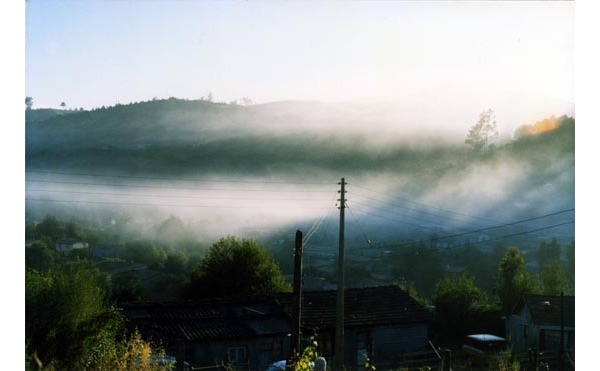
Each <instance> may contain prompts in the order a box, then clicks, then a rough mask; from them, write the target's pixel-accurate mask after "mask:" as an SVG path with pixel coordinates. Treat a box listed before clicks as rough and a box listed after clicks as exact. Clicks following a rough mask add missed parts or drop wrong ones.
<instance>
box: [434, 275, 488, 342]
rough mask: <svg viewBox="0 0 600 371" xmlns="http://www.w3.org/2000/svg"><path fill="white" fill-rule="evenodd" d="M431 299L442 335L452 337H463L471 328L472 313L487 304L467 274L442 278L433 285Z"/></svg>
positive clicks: (481, 292) (483, 295)
mask: <svg viewBox="0 0 600 371" xmlns="http://www.w3.org/2000/svg"><path fill="white" fill-rule="evenodd" d="M431 299H432V302H433V304H434V305H435V308H436V314H437V322H438V325H439V326H440V329H441V331H442V334H443V335H445V336H452V337H462V336H465V335H466V334H467V333H468V332H469V331H470V330H471V328H472V327H473V323H472V320H471V319H472V318H473V313H474V312H475V311H477V308H478V307H481V306H484V305H486V304H487V298H486V295H485V293H484V292H483V291H482V290H481V289H479V288H478V287H476V286H475V283H474V277H473V275H471V274H470V273H468V272H463V273H461V274H458V275H451V276H446V277H443V278H442V279H441V280H439V281H438V282H437V283H436V284H435V288H434V291H433V295H432V298H431Z"/></svg>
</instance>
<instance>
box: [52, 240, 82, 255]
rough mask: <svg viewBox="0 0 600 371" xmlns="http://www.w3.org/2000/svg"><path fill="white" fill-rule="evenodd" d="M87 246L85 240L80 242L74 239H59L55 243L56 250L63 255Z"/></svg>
mask: <svg viewBox="0 0 600 371" xmlns="http://www.w3.org/2000/svg"><path fill="white" fill-rule="evenodd" d="M87 248H88V243H87V242H80V241H76V240H60V241H57V242H56V245H55V249H56V251H57V252H58V253H60V254H61V255H63V256H68V255H71V254H73V251H75V250H82V249H87Z"/></svg>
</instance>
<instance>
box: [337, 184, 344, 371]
mask: <svg viewBox="0 0 600 371" xmlns="http://www.w3.org/2000/svg"><path fill="white" fill-rule="evenodd" d="M345 186H346V182H345V180H344V178H342V181H341V182H340V187H341V188H340V200H339V201H340V236H339V253H338V287H337V290H338V292H337V294H338V295H337V303H336V311H337V315H336V323H335V369H336V370H343V369H344V289H345V282H344V281H345V278H344V269H345V268H344V209H345V208H346V188H345Z"/></svg>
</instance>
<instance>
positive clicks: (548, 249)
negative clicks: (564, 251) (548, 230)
mask: <svg viewBox="0 0 600 371" xmlns="http://www.w3.org/2000/svg"><path fill="white" fill-rule="evenodd" d="M535 256H536V258H537V261H538V264H539V267H540V269H542V268H543V267H544V266H546V265H548V264H552V263H558V262H560V256H561V250H560V245H559V244H558V241H556V238H553V239H552V241H550V242H549V243H546V241H542V243H541V244H540V247H539V249H538V250H537V252H536V253H535Z"/></svg>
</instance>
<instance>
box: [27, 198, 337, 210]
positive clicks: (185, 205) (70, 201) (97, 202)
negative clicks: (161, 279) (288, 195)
mask: <svg viewBox="0 0 600 371" xmlns="http://www.w3.org/2000/svg"><path fill="white" fill-rule="evenodd" d="M25 201H32V202H57V203H74V204H98V205H117V206H156V207H160V206H167V207H188V208H214V209H257V208H263V207H265V208H273V206H272V205H263V206H260V205H259V206H257V205H254V206H241V205H235V206H224V205H191V204H159V203H142V202H116V201H90V200H56V199H43V198H29V197H26V198H25ZM329 207H331V206H311V207H308V206H302V209H306V210H323V209H326V208H329Z"/></svg>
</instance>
